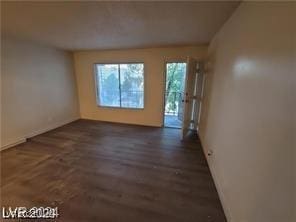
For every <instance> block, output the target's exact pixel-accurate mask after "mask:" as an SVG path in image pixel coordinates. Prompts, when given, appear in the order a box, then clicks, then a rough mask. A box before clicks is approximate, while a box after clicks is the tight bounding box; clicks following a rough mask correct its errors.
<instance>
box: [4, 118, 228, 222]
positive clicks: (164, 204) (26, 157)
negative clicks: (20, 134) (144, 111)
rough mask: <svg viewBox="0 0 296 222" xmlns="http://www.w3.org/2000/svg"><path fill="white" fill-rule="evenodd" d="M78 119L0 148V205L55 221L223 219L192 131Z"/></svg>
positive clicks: (205, 221)
mask: <svg viewBox="0 0 296 222" xmlns="http://www.w3.org/2000/svg"><path fill="white" fill-rule="evenodd" d="M179 134H180V131H179V130H176V129H166V128H164V129H163V128H155V127H145V126H132V125H124V124H115V123H106V122H98V121H90V120H78V121H75V122H73V123H70V124H67V125H65V126H63V127H60V128H58V129H55V130H52V131H50V132H47V133H44V134H42V135H39V136H36V137H33V138H31V139H29V140H28V142H27V143H25V144H21V145H18V146H16V147H13V148H11V149H8V150H5V151H3V152H1V167H2V174H1V193H2V196H1V198H2V200H1V201H2V202H1V204H2V206H12V207H15V206H26V207H31V206H58V207H59V211H60V217H59V218H58V221H131V222H132V221H137V222H142V221H143V222H146V221H156V222H157V221H162V222H165V221H170V222H172V221H182V222H183V221H186V222H190V221H194V222H197V221H201V222H224V221H226V219H225V216H224V213H223V210H222V207H221V204H220V200H219V198H218V195H217V192H216V188H215V185H214V183H213V180H212V178H211V175H210V172H209V169H208V166H207V162H206V159H205V158H204V155H203V151H202V148H201V145H200V143H199V140H198V138H197V136H196V135H194V134H193V135H191V136H190V137H188V138H187V139H186V140H185V141H180V139H179V138H180V137H179Z"/></svg>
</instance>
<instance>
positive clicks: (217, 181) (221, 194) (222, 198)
mask: <svg viewBox="0 0 296 222" xmlns="http://www.w3.org/2000/svg"><path fill="white" fill-rule="evenodd" d="M200 143H201V146H202V149H203V152H204V155H205V158H206V160H207V163H208V166H209V169H210V172H211V175H212V178H213V180H214V183H215V186H216V189H217V192H218V196H219V198H220V201H221V204H222V208H223V210H224V213H225V216H226V219H227V221H228V222H232V221H233V220H232V216H231V211H230V208H229V206H228V205H227V204H226V197H225V195H224V192H223V189H222V185H221V183H220V181H221V180H220V178H219V175H218V174H217V173H216V170H215V168H214V166H213V165H212V164H210V162H209V159H208V156H207V150H208V149H206V148H205V146H204V145H203V141H202V139H201V137H200Z"/></svg>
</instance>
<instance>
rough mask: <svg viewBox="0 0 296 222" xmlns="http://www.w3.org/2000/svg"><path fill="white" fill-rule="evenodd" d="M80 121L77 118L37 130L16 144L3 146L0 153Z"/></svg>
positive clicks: (15, 142)
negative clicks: (32, 138) (29, 139)
mask: <svg viewBox="0 0 296 222" xmlns="http://www.w3.org/2000/svg"><path fill="white" fill-rule="evenodd" d="M78 119H80V118H79V117H75V118H72V119H69V120H66V121H63V122H61V123H58V124H54V125H52V126H49V127H46V128H44V129H40V130H36V131H34V132H32V133H29V134H27V135H25V136H24V137H23V138H19V139H16V140H15V141H14V142H11V143H9V144H6V145H4V146H2V147H1V148H0V151H3V150H5V149H8V148H11V147H14V146H16V145H19V144H21V143H25V142H26V141H27V138H31V137H34V136H37V135H40V134H42V133H46V132H48V131H50V130H53V129H56V128H58V127H61V126H64V125H66V124H68V123H71V122H73V121H76V120H78Z"/></svg>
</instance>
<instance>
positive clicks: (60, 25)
mask: <svg viewBox="0 0 296 222" xmlns="http://www.w3.org/2000/svg"><path fill="white" fill-rule="evenodd" d="M238 4H239V3H238V2H234V1H231V2H230V1H229V2H44V1H43V2H2V3H1V6H2V7H1V33H2V34H4V35H12V36H17V37H20V38H25V39H28V40H32V41H37V42H39V43H43V44H48V45H52V46H55V47H58V48H61V49H66V50H86V49H119V48H143V47H154V46H172V45H193V44H206V43H209V42H210V40H211V38H212V37H213V35H214V34H215V33H216V32H217V31H218V30H219V28H220V27H221V26H222V25H223V24H224V22H225V21H226V20H227V19H228V18H229V16H230V15H231V14H232V12H233V11H234V10H235V8H236V7H237V6H238Z"/></svg>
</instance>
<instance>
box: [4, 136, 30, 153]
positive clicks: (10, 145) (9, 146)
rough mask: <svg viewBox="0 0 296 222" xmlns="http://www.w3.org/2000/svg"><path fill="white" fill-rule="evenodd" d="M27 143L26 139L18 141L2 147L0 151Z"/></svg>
mask: <svg viewBox="0 0 296 222" xmlns="http://www.w3.org/2000/svg"><path fill="white" fill-rule="evenodd" d="M26 141H27V139H26V138H20V139H16V140H15V141H14V142H12V143H9V144H6V145H4V146H2V147H1V148H0V151H3V150H6V149H8V148H11V147H14V146H16V145H19V144H22V143H25V142H26Z"/></svg>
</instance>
